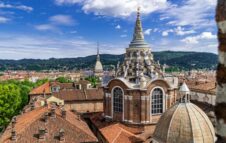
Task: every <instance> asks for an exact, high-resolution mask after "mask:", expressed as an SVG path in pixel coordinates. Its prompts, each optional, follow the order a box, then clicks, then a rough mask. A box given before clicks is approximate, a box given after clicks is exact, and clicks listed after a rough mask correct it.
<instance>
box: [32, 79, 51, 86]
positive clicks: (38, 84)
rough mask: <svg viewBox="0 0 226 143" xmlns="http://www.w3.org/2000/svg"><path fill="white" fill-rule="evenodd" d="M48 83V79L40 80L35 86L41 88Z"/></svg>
mask: <svg viewBox="0 0 226 143" xmlns="http://www.w3.org/2000/svg"><path fill="white" fill-rule="evenodd" d="M48 81H49V80H48V79H47V78H46V79H39V80H37V81H36V83H35V86H40V85H42V84H44V83H46V82H48Z"/></svg>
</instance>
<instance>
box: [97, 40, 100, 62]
mask: <svg viewBox="0 0 226 143" xmlns="http://www.w3.org/2000/svg"><path fill="white" fill-rule="evenodd" d="M97 61H100V53H99V42H97Z"/></svg>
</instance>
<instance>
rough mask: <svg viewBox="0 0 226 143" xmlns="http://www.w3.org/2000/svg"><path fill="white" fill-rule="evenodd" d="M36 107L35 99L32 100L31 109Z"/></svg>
mask: <svg viewBox="0 0 226 143" xmlns="http://www.w3.org/2000/svg"><path fill="white" fill-rule="evenodd" d="M34 109H35V103H34V101H31V111H32V110H34Z"/></svg>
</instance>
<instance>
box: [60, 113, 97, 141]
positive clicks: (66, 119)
mask: <svg viewBox="0 0 226 143" xmlns="http://www.w3.org/2000/svg"><path fill="white" fill-rule="evenodd" d="M67 112H68V113H69V114H71V115H73V116H76V115H75V114H74V113H72V112H71V111H67ZM68 113H67V114H68ZM56 114H57V116H59V117H61V116H60V115H59V113H57V112H56ZM61 118H62V117H61ZM75 120H76V119H75ZM65 121H67V122H68V123H70V124H72V125H73V126H74V127H76V128H78V129H79V130H81V131H83V132H84V133H86V134H87V135H89V136H90V137H92V138H95V139H96V137H95V136H94V135H93V134H92V135H90V133H92V132H87V131H86V130H83V129H82V128H80V127H79V126H76V124H74V123H73V122H71V121H70V120H68V118H67V117H66V118H65ZM80 122H83V121H81V120H80ZM87 127H88V126H87ZM88 128H89V127H88Z"/></svg>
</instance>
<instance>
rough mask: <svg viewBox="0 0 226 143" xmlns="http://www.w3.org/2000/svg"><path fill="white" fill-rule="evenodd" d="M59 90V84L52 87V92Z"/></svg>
mask: <svg viewBox="0 0 226 143" xmlns="http://www.w3.org/2000/svg"><path fill="white" fill-rule="evenodd" d="M59 91H60V87H59V86H54V87H52V92H59Z"/></svg>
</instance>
